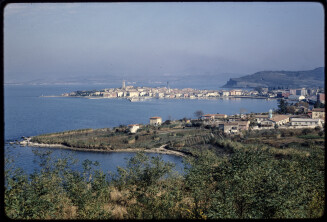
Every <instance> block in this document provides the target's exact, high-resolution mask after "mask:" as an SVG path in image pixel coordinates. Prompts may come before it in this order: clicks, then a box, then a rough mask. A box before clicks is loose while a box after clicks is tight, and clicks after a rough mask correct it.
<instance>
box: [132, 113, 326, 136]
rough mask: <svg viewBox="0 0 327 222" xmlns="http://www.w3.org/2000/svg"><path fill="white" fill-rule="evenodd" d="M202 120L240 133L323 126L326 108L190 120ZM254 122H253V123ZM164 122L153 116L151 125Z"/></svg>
mask: <svg viewBox="0 0 327 222" xmlns="http://www.w3.org/2000/svg"><path fill="white" fill-rule="evenodd" d="M192 121H195V122H201V124H202V125H204V126H211V127H217V128H219V129H220V130H222V131H223V132H224V133H226V134H238V133H240V132H242V131H247V130H249V129H252V130H264V129H274V128H276V127H278V128H281V129H303V128H315V127H323V125H324V123H325V110H324V109H322V108H314V109H312V110H311V111H310V112H308V114H306V115H279V114H273V113H272V110H269V112H268V114H253V113H251V114H241V115H230V116H228V115H226V114H205V115H202V116H201V118H200V119H198V120H188V123H189V124H191V122H192ZM251 123H252V124H251ZM161 124H162V118H161V117H157V116H155V117H151V118H150V125H152V126H160V125H161ZM140 126H141V125H139V124H131V125H128V127H129V129H130V132H131V133H135V132H136V131H137V130H138V129H139V128H140Z"/></svg>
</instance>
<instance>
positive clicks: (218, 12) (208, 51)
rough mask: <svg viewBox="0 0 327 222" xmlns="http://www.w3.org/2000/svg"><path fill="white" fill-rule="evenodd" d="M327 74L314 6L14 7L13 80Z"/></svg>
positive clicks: (8, 17)
mask: <svg viewBox="0 0 327 222" xmlns="http://www.w3.org/2000/svg"><path fill="white" fill-rule="evenodd" d="M322 66H324V9H323V6H322V5H321V4H320V3H313V2H302V3H301V2H293V3H292V2H289V3H286V2H261V3H259V2H246V3H236V2H229V3H227V2H211V3H210V2H207V3H204V2H202V3H199V2H198V3H196V2H189V3H168V2H166V3H33V4H31V3H12V4H8V5H7V6H6V7H5V9H4V81H5V83H9V82H24V81H34V80H38V79H43V80H57V79H67V78H100V77H101V78H103V77H105V78H109V79H110V78H111V77H114V76H118V77H119V78H124V79H137V78H141V77H142V78H147V79H153V80H155V79H156V78H159V77H161V78H162V77H165V78H167V79H169V78H173V77H176V76H177V77H179V76H188V75H194V76H199V77H200V78H201V77H203V76H205V75H217V76H221V78H226V81H227V80H228V79H229V77H231V76H232V77H234V76H243V75H246V74H252V73H255V72H258V71H264V70H290V71H298V70H311V69H314V68H317V67H322Z"/></svg>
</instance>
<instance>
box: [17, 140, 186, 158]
mask: <svg viewBox="0 0 327 222" xmlns="http://www.w3.org/2000/svg"><path fill="white" fill-rule="evenodd" d="M31 139H32V137H28V138H25V139H24V140H23V141H20V142H19V144H20V145H21V146H30V147H44V148H59V149H68V150H76V151H84V152H105V153H111V152H126V153H130V152H140V151H143V152H146V153H158V154H167V155H175V156H180V157H186V155H185V154H184V153H183V152H179V151H175V150H169V149H166V148H165V146H166V144H164V145H162V146H160V147H158V148H151V149H146V148H126V149H116V150H100V149H86V148H79V147H69V146H65V145H62V144H45V143H34V142H30V140H31Z"/></svg>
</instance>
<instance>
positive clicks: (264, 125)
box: [260, 119, 275, 127]
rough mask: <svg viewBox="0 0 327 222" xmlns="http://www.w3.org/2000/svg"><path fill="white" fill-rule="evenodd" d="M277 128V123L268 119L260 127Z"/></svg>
mask: <svg viewBox="0 0 327 222" xmlns="http://www.w3.org/2000/svg"><path fill="white" fill-rule="evenodd" d="M274 126H275V122H273V121H271V120H269V119H266V120H263V121H261V122H260V127H274Z"/></svg>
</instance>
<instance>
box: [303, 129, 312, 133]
mask: <svg viewBox="0 0 327 222" xmlns="http://www.w3.org/2000/svg"><path fill="white" fill-rule="evenodd" d="M311 132H312V129H308V128H305V129H303V130H302V134H304V135H307V134H309V133H311Z"/></svg>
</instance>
